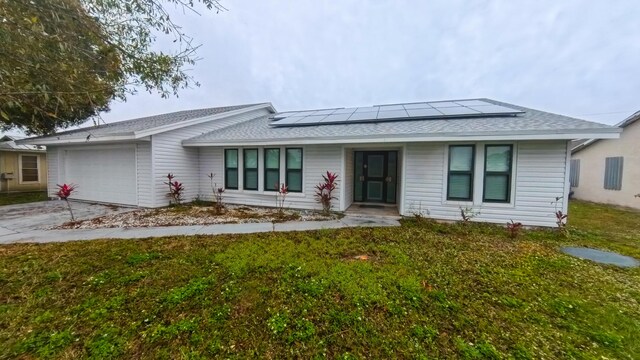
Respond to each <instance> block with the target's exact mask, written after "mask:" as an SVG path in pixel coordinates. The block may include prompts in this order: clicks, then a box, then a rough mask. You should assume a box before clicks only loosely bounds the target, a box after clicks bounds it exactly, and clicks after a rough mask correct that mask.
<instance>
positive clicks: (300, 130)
mask: <svg viewBox="0 0 640 360" xmlns="http://www.w3.org/2000/svg"><path fill="white" fill-rule="evenodd" d="M482 100H485V101H489V102H492V103H495V104H498V105H504V106H509V107H513V108H516V109H520V110H523V111H525V113H524V114H521V115H518V116H508V117H505V116H493V117H474V118H456V119H430V120H409V121H393V122H374V123H353V124H335V125H318V126H304V127H272V126H269V123H270V122H271V121H272V120H271V119H269V117H268V116H264V117H260V118H257V119H254V120H251V121H247V122H243V123H239V124H236V125H233V126H230V127H227V128H224V129H220V130H216V131H212V132H209V133H207V134H203V135H200V136H197V137H194V138H192V139H189V140H186V141H184V144H185V145H197V144H207V143H208V144H211V143H225V142H226V143H231V142H241V141H247V142H260V141H265V142H267V141H276V140H291V139H310V138H319V139H339V138H362V137H372V138H376V137H380V138H391V137H394V136H395V137H407V136H438V135H442V136H446V135H461V134H478V135H482V133H487V134H489V133H492V134H493V133H496V132H503V133H517V132H527V131H546V132H549V133H551V132H558V133H562V132H568V131H581V130H582V131H597V130H602V131H604V132H607V131H611V130H612V127H610V126H608V125H604V124H600V123H595V122H589V121H585V120H580V119H575V118H571V117H568V116H563V115H557V114H553V113H548V112H544V111H539V110H534V109H529V108H525V107H521V106H516V105H512V104H507V103H501V102H498V101H494V100H489V99H482Z"/></svg>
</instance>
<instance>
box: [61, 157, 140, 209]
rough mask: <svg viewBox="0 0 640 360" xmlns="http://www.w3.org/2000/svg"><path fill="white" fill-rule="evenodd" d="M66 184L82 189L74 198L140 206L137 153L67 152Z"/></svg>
mask: <svg viewBox="0 0 640 360" xmlns="http://www.w3.org/2000/svg"><path fill="white" fill-rule="evenodd" d="M64 178H65V182H66V183H73V184H76V185H78V188H77V190H76V192H75V193H74V194H73V195H72V198H75V199H80V200H89V201H99V202H107V203H115V204H128V205H137V204H138V198H137V195H136V194H137V183H136V153H135V149H133V148H130V147H126V148H104V149H91V150H89V149H87V150H67V151H66V154H65V176H64Z"/></svg>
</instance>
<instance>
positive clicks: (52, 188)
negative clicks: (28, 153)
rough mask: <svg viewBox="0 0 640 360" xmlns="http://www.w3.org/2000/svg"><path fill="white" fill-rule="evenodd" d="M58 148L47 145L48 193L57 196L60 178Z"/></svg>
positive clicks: (50, 195)
mask: <svg viewBox="0 0 640 360" xmlns="http://www.w3.org/2000/svg"><path fill="white" fill-rule="evenodd" d="M58 153H59V152H58V148H57V147H53V146H47V193H48V194H49V197H56V193H57V192H58V186H57V184H59V183H60V182H59V180H58V176H59V172H60V170H59V168H58V165H59V158H58Z"/></svg>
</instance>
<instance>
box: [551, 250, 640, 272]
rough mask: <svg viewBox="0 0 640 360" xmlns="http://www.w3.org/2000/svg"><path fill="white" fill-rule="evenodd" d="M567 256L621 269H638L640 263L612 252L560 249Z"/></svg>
mask: <svg viewBox="0 0 640 360" xmlns="http://www.w3.org/2000/svg"><path fill="white" fill-rule="evenodd" d="M560 251H562V252H563V253H565V254H568V255H571V256H575V257H578V258H581V259H586V260H591V261H595V262H597V263H600V264H607V265H615V266H619V267H638V266H640V261H638V260H636V259H634V258H632V257H630V256H625V255H621V254H618V253H614V252H611V251H603V250H597V249H590V248H585V247H571V246H567V247H563V248H561V249H560Z"/></svg>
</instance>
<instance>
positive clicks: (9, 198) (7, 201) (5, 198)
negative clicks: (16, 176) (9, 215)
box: [0, 191, 48, 206]
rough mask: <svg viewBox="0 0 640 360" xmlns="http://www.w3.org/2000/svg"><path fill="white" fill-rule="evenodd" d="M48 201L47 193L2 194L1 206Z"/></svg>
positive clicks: (0, 195)
mask: <svg viewBox="0 0 640 360" xmlns="http://www.w3.org/2000/svg"><path fill="white" fill-rule="evenodd" d="M46 200H48V197H47V192H46V191H36V192H23V193H8V194H7V193H0V206H3V205H13V204H24V203H30V202H36V201H46Z"/></svg>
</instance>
